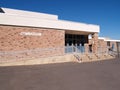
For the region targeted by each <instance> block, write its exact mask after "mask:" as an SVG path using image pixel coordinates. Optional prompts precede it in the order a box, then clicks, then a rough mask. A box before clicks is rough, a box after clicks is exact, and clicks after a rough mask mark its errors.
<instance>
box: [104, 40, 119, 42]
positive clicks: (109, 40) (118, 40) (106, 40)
mask: <svg viewBox="0 0 120 90" xmlns="http://www.w3.org/2000/svg"><path fill="white" fill-rule="evenodd" d="M105 41H110V42H120V40H105Z"/></svg>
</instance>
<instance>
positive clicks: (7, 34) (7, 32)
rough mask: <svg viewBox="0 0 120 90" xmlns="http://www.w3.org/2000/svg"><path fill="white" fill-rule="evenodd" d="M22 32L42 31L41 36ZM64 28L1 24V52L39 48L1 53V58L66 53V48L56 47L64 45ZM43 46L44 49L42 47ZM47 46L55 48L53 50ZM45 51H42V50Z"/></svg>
mask: <svg viewBox="0 0 120 90" xmlns="http://www.w3.org/2000/svg"><path fill="white" fill-rule="evenodd" d="M21 32H35V33H41V36H25V35H20V33H21ZM64 35H65V32H64V30H57V29H56V30H55V29H45V28H33V27H17V26H2V25H1V26H0V52H3V51H5V52H6V51H7V52H9V51H10V52H11V51H15V52H16V51H24V50H28V51H29V50H31V49H39V50H38V53H37V52H34V53H32V52H29V53H28V52H27V53H22V54H21V55H18V54H15V55H13V56H11V55H10V54H7V55H5V56H4V55H1V56H0V60H2V59H3V58H7V59H6V60H9V59H10V58H11V59H15V60H16V58H25V57H40V56H45V57H47V56H51V55H57V54H58V55H60V54H63V53H64V49H63V48H62V49H56V48H58V47H64V43H65V40H64ZM42 48H43V49H42ZM45 48H54V49H53V50H51V49H50V50H49V49H47V50H46V51H44V49H45ZM41 49H42V50H43V51H40V50H41Z"/></svg>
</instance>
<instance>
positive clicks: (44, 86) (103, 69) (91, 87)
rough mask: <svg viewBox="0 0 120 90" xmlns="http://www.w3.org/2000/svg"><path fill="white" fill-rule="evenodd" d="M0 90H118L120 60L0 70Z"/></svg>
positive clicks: (119, 84)
mask: <svg viewBox="0 0 120 90" xmlns="http://www.w3.org/2000/svg"><path fill="white" fill-rule="evenodd" d="M0 90H120V60H119V59H115V60H106V61H98V62H91V63H61V64H48V65H31V66H10V67H0Z"/></svg>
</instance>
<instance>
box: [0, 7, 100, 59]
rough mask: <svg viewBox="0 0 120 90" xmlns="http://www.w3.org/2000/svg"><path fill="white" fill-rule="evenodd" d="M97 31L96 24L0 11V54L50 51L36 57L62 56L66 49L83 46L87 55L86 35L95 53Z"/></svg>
mask: <svg viewBox="0 0 120 90" xmlns="http://www.w3.org/2000/svg"><path fill="white" fill-rule="evenodd" d="M99 31H100V30H99V26H98V25H93V24H85V23H78V22H71V21H65V20H59V19H58V16H57V15H51V14H44V13H37V12H30V11H23V10H15V9H8V8H0V52H1V53H3V52H19V51H25V50H37V49H39V50H42V49H43V50H45V49H50V50H49V51H48V52H45V53H44V52H42V51H41V52H42V54H40V55H43V56H49V55H54V54H58V55H62V54H64V53H66V52H65V49H64V47H66V46H76V47H79V46H83V47H84V48H85V50H84V51H86V52H87V51H88V41H89V40H88V35H89V34H91V35H92V40H93V41H94V44H93V45H92V48H93V51H94V52H96V51H97V45H98V44H97V43H98V33H99ZM52 48H54V50H51V49H52ZM58 48H60V49H58ZM25 55H28V56H29V55H32V54H25ZM25 55H24V56H23V57H25ZM35 55H37V54H35ZM40 55H39V56H40ZM16 57H18V56H16Z"/></svg>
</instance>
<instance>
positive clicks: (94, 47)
mask: <svg viewBox="0 0 120 90" xmlns="http://www.w3.org/2000/svg"><path fill="white" fill-rule="evenodd" d="M97 49H98V33H94V34H92V51H93V53H97Z"/></svg>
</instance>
